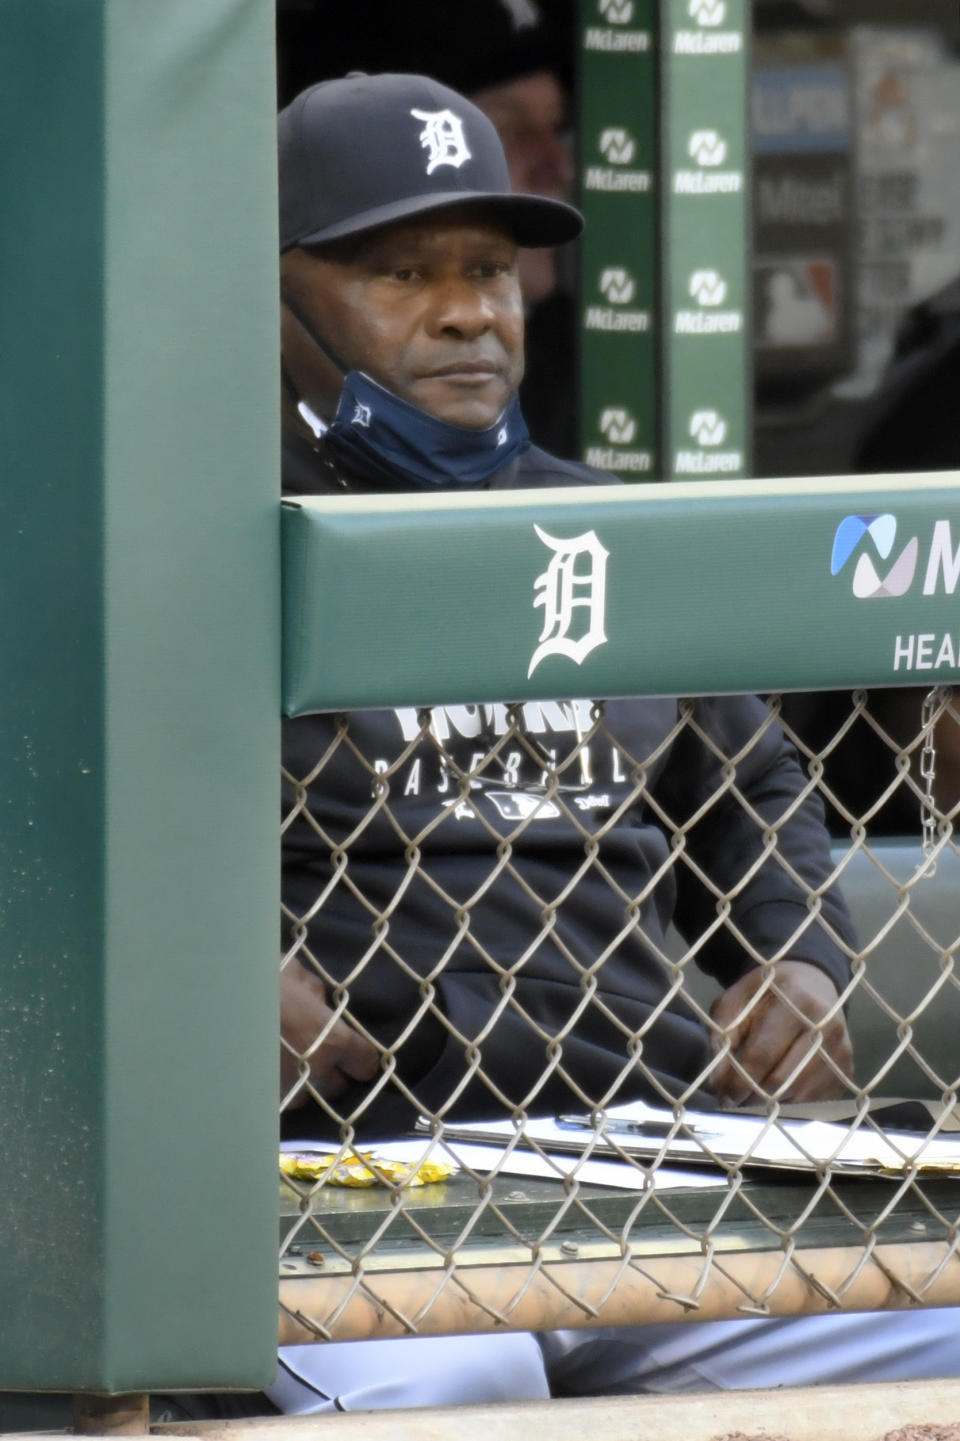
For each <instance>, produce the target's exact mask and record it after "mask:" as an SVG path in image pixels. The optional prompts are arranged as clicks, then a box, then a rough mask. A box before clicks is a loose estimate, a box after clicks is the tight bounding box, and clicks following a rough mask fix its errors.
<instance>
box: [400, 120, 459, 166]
mask: <svg viewBox="0 0 960 1441" xmlns="http://www.w3.org/2000/svg"><path fill="white" fill-rule="evenodd" d="M410 114H411V115H412V116H413V118H414V119H415V120H422V121H423V122H424V125H423V129H422V130H421V131H420V144H421V145H422V146H423V147H424V149H426V150H428V151H429V152H430V158H429V160H428V161H427V174H428V175H432V174H433V172H434V171H435V170H436V168H437V166H438V165H452V166H454V168H455V169H457V170H459V168H460V166H461V165H462V164H463V162H464V161H465V160H469V159H470V151H469V150H468V149H467V142H466V140H465V139H464V135H463V121H462V120H461V119H460V116H459V115H454V113H453V111H452V110H411V111H410Z"/></svg>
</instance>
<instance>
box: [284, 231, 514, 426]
mask: <svg viewBox="0 0 960 1441" xmlns="http://www.w3.org/2000/svg"><path fill="white" fill-rule="evenodd" d="M281 274H282V280H283V288H284V291H285V292H286V293H287V294H288V295H289V296H290V298H291V300H292V301H293V302H294V304H295V306H296V307H297V308H298V309H299V310H301V311H302V312H304V313H305V315H306V316H307V317H308V318H309V320H310V323H311V325H312V327H313V328H314V329H315V330H316V331H317V333H318V334H319V336H320V337H321V338H322V339H323V341H324V342H325V344H327V345H328V346H329V348H330V350H331V351H332V352H333V353H334V354H335V355H336V356H337V358H338V359H339V360H340V361H341V362H342V363H343V364H344V365H345V366H346V367H347V368H348V369H351V370H362V371H365V372H366V374H367V375H370V376H372V377H373V379H374V380H377V381H379V382H380V384H381V385H384V386H386V388H387V389H388V390H392V391H393V392H394V394H395V395H399V396H400V397H401V398H402V399H403V400H406V401H409V402H410V404H412V405H415V406H417V407H419V409H421V410H425V411H427V413H428V414H430V415H433V416H436V418H437V419H438V420H445V421H449V422H451V423H452V424H454V425H463V426H467V427H468V428H470V429H476V430H480V429H483V428H484V427H486V426H489V425H492V424H493V423H494V421H495V420H496V419H497V418H498V417H499V415H500V414H501V412H502V411H503V409H504V407H505V406H506V405H507V403H508V401H509V400H510V399H511V397H512V396H513V395H514V393H515V392H516V389H517V386H518V385H519V384H520V380H521V377H522V375H523V308H522V303H521V298H520V285H519V281H518V278H517V247H516V243H515V241H514V240H513V238H512V237H511V236H510V235H509V233H508V232H507V231H505V230H503V229H502V228H501V227H500V225H499V224H497V223H496V221H495V220H493V219H492V218H491V217H490V215H489V213H488V212H486V211H483V210H482V209H480V210H478V209H476V208H471V207H462V208H461V207H457V208H456V209H453V210H444V211H441V212H439V213H437V214H434V215H432V216H428V217H423V218H420V219H415V220H412V221H410V222H404V223H402V224H397V225H389V226H384V227H383V228H381V229H379V230H376V231H371V232H370V234H369V235H368V236H365V237H361V238H360V240H359V241H358V242H357V243H356V244H355V245H354V246H353V247H351V248H349V249H346V250H344V249H343V248H342V247H340V248H331V247H326V248H317V249H314V250H312V251H307V250H304V249H294V250H291V251H288V252H287V253H286V254H285V255H284V256H283V257H282V261H281ZM283 340H284V363H285V365H286V368H287V371H288V373H289V375H290V378H291V380H292V381H293V384H294V387H295V388H296V390H297V391H298V393H299V394H300V395H301V396H302V397H303V398H304V399H306V400H307V402H308V403H309V404H310V405H311V406H312V407H313V409H315V410H316V411H317V412H318V413H319V414H320V415H326V416H327V417H329V415H330V413H331V409H332V407H333V406H335V404H336V401H337V399H338V398H339V393H340V383H341V379H342V377H341V376H340V375H339V374H338V372H337V371H336V369H335V367H334V366H332V365H331V364H330V363H329V362H328V361H326V360H325V359H324V357H323V355H322V354H321V353H320V352H319V350H318V349H317V347H316V345H315V344H313V342H312V341H310V340H309V339H308V337H307V336H306V334H305V332H304V331H303V329H302V327H300V326H299V325H298V324H297V322H296V320H295V319H294V318H293V316H292V314H291V313H290V311H289V310H286V311H285V314H284V334H283Z"/></svg>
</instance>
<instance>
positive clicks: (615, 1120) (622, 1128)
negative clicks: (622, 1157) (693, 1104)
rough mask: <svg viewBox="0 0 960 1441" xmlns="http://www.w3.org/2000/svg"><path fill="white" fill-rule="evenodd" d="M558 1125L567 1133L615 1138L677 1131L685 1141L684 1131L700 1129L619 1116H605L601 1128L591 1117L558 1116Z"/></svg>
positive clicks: (680, 1123) (660, 1134)
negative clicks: (585, 1132) (632, 1119)
mask: <svg viewBox="0 0 960 1441" xmlns="http://www.w3.org/2000/svg"><path fill="white" fill-rule="evenodd" d="M557 1125H558V1126H560V1127H561V1128H562V1129H563V1130H565V1131H593V1130H599V1131H601V1132H603V1131H605V1132H607V1134H608V1135H613V1136H669V1135H671V1134H672V1133H673V1132H674V1131H675V1130H676V1133H677V1135H678V1136H679V1137H680V1139H681V1140H682V1139H683V1132H684V1131H696V1130H697V1129H698V1127H696V1126H693V1125H691V1124H690V1122H689V1121H681V1122H679V1124H678V1123H677V1122H676V1121H674V1120H673V1119H672V1118H671V1119H670V1120H669V1121H659V1120H652V1119H651V1120H646V1121H628V1120H624V1119H622V1118H620V1117H618V1116H604V1118H603V1120H602V1121H601V1123H600V1125H599V1127H597V1126H595V1125H594V1123H593V1121H591V1119H590V1117H589V1116H558V1117H557Z"/></svg>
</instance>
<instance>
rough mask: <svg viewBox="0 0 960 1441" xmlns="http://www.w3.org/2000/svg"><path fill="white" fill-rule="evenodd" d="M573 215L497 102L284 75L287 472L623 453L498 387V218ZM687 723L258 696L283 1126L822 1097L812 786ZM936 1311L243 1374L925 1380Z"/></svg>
mask: <svg viewBox="0 0 960 1441" xmlns="http://www.w3.org/2000/svg"><path fill="white" fill-rule="evenodd" d="M581 224H582V221H581V217H580V216H579V214H578V212H577V211H576V210H574V209H573V208H572V207H570V206H569V205H567V204H565V203H563V202H562V201H559V200H552V199H547V198H544V197H542V196H532V195H521V194H514V193H512V192H511V191H510V187H509V180H508V176H507V170H506V165H505V162H504V157H503V151H502V147H501V145H500V142H499V140H498V138H497V135H496V132H495V130H494V128H493V126H492V125H491V124H490V122H489V121H488V120H487V119H486V117H485V116H484V115H483V114H482V113H481V112H480V111H479V110H478V109H477V108H476V107H475V106H473V105H471V104H470V103H469V102H468V101H466V100H465V99H464V98H463V97H462V96H460V95H458V94H457V93H456V92H454V91H451V90H449V89H447V88H446V87H444V86H441V85H439V84H437V83H436V82H434V81H431V80H429V79H427V78H424V77H420V76H388V75H374V76H367V75H361V74H354V75H350V76H347V77H345V78H343V79H338V80H332V81H326V82H323V83H321V84H319V85H315V86H313V87H311V88H310V89H309V90H307V91H305V92H303V93H302V94H300V95H299V96H297V97H296V98H295V99H294V100H293V101H292V103H291V104H290V105H288V106H287V107H286V109H285V110H284V111H283V112H282V114H281V116H280V244H281V252H282V254H281V282H282V350H283V483H284V489H285V491H286V492H287V493H288V494H289V495H292V496H294V495H298V494H326V495H330V494H341V493H352V494H360V495H364V494H377V493H380V492H390V493H398V492H405V493H412V494H421V495H424V496H427V497H429V496H430V495H432V494H434V493H436V492H437V491H439V490H455V491H458V492H461V493H463V492H473V491H478V492H479V491H488V490H491V491H492V490H514V489H521V488H525V489H542V488H545V487H553V486H571V485H596V484H612V483H615V482H614V479H613V477H611V476H609V475H606V474H603V473H601V472H598V471H596V470H593V469H591V468H589V467H587V466H584V465H580V464H577V463H573V462H570V461H561V460H557V459H555V458H553V457H551V456H549V455H547V454H546V453H545V452H543V451H541V450H538V449H537V448H535V447H533V446H532V445H530V443H529V440H528V437H527V432H526V428H525V425H524V421H523V416H522V414H521V412H520V407H519V403H518V400H517V389H518V386H519V383H520V380H521V377H522V374H523V365H524V358H523V307H522V301H521V296H520V289H519V282H518V273H517V255H518V247H528V246H529V247H537V246H545V245H555V244H560V243H563V242H565V241H569V240H572V239H573V238H575V236H576V235H577V234H578V233H579V231H580V229H581ZM398 544H402V539H398ZM357 583H358V585H370V584H375V583H376V581H375V577H370V576H364V577H358V580H357ZM682 720H683V712H682V709H681V707H680V704H679V703H678V702H677V701H675V700H669V699H652V700H610V701H608V702H607V703H606V705H605V707H604V709H603V712H602V717H601V713H600V712H598V711H597V710H595V709H594V708H593V707H592V705H591V703H590V702H588V701H579V700H573V701H564V702H552V701H551V702H542V703H540V704H538V705H534V704H528V705H524V706H517V707H513V708H508V707H507V706H506V705H499V706H498V705H486V706H477V707H460V708H447V709H445V708H443V707H436V708H434V709H433V711H432V712H429V713H418V712H415V711H412V710H409V711H403V710H397V711H394V710H389V711H387V710H383V711H367V712H361V713H357V714H354V715H351V716H350V717H348V718H346V719H344V718H342V717H334V716H327V715H308V716H302V717H298V718H296V719H292V720H289V721H287V722H286V723H285V734H284V767H285V772H286V776H287V781H286V788H285V803H286V804H285V811H286V813H287V815H288V817H289V823H288V825H287V828H286V830H285V835H284V852H283V878H284V879H283V892H284V895H283V899H284V910H285V917H286V919H285V930H284V940H283V949H284V966H283V970H282V981H281V986H282V992H281V996H282V1029H283V1050H282V1067H281V1069H282V1086H283V1092H284V1096H285V1111H284V1126H285V1132H286V1134H287V1135H289V1136H310V1135H314V1136H317V1135H334V1136H335V1135H336V1134H337V1133H338V1130H340V1128H341V1126H342V1125H343V1124H345V1123H348V1124H350V1125H351V1126H352V1127H353V1128H354V1131H355V1133H356V1134H358V1135H359V1136H360V1137H361V1138H362V1137H363V1136H364V1134H366V1135H369V1136H378V1137H383V1136H384V1135H388V1134H391V1133H394V1134H395V1133H398V1132H399V1131H401V1130H402V1129H405V1128H409V1126H410V1125H411V1123H412V1121H413V1120H414V1118H415V1117H416V1115H417V1114H418V1113H426V1114H435V1113H437V1112H440V1111H442V1112H443V1114H444V1116H446V1117H451V1116H453V1117H465V1118H485V1117H489V1116H492V1115H497V1114H499V1115H501V1116H502V1115H506V1114H510V1112H511V1110H514V1109H517V1110H519V1109H521V1108H522V1109H523V1110H524V1111H526V1112H527V1113H528V1114H537V1113H538V1112H539V1113H541V1114H548V1115H552V1114H555V1113H556V1112H558V1111H561V1110H565V1109H566V1110H569V1109H577V1110H581V1111H582V1110H584V1109H585V1108H586V1109H589V1108H592V1107H602V1106H607V1105H610V1104H615V1103H617V1102H622V1101H626V1100H629V1099H632V1098H634V1097H642V1098H644V1099H647V1100H652V1101H654V1102H656V1103H658V1104H661V1105H663V1104H667V1105H670V1104H674V1103H686V1104H692V1105H700V1106H703V1105H714V1106H716V1105H718V1104H719V1105H738V1104H743V1103H746V1102H748V1101H751V1100H756V1099H758V1098H764V1097H766V1096H769V1095H771V1094H772V1093H774V1092H776V1093H777V1096H778V1098H779V1099H780V1100H799V1101H803V1100H816V1099H822V1098H827V1097H832V1096H839V1095H842V1094H843V1093H844V1090H845V1086H846V1078H847V1077H848V1076H849V1074H850V1071H851V1065H852V1056H851V1047H850V1039H849V1035H848V1032H847V1027H846V1023H845V1020H844V1013H843V997H844V992H845V988H846V986H847V984H848V981H849V976H850V957H851V955H852V953H853V950H854V948H855V940H854V937H853V934H852V930H851V926H850V923H849V919H848V917H847V913H846V910H845V907H844V905H843V902H842V899H841V898H840V896H839V895H838V894H837V893H836V891H835V890H833V889H831V888H830V887H829V885H828V878H829V876H830V873H831V863H830V856H829V846H828V839H827V835H826V832H825V829H824V826H823V820H822V813H821V810H820V807H819V803H818V802H817V801H816V800H815V799H814V798H810V797H806V798H805V797H804V791H805V783H806V777H805V776H804V775H803V773H802V771H801V769H800V767H799V764H798V762H797V759H796V756H795V755H794V753H793V751H792V750H791V748H790V747H789V746H788V744H787V743H786V742H785V740H784V738H783V736H782V734H781V732H780V731H779V729H778V727H777V726H776V725H775V724H774V723H773V722H772V721H771V720H770V718H769V716H768V714H767V712H766V709H765V707H764V706H763V705H762V704H761V703H760V702H759V701H757V700H755V699H754V698H752V697H724V698H719V699H704V700H700V701H697V702H695V703H694V704H693V707H692V712H691V720H692V723H687V724H683V723H682ZM585 742H587V743H589V747H590V757H591V759H590V775H589V778H585V775H584V772H583V770H582V768H581V764H580V757H581V755H582V747H583V745H584V743H585ZM484 757H488V759H483V758H484ZM731 766H732V767H733V774H734V783H733V784H732V785H731V784H730V783H729V777H730V767H731ZM578 802H579V803H580V804H577V803H578ZM519 816H525V817H527V819H526V821H525V823H524V824H522V825H519V824H518V819H517V818H518V817H519ZM771 833H773V834H775V836H776V845H775V847H774V849H773V851H772V852H769V835H770V834H771ZM678 835H682V836H683V843H682V845H681V846H680V847H677V846H676V843H675V837H677V836H678ZM768 852H769V853H768ZM814 894H816V895H819V896H821V898H822V899H821V904H820V905H819V906H811V905H810V904H809V898H810V897H811V896H812V895H814ZM718 897H719V898H723V904H722V906H721V907H720V910H718ZM721 912H722V914H721ZM718 916H720V920H719V923H718ZM671 926H672V927H676V929H677V930H678V931H679V932H680V933H681V934H682V935H683V936H684V938H685V939H686V940H687V942H688V943H696V942H699V941H700V938H702V937H704V936H706V937H707V939H706V941H705V942H703V943H702V944H698V945H697V952H696V955H697V964H699V965H700V966H702V967H703V968H704V969H706V970H707V971H708V972H710V973H711V974H712V975H713V976H714V977H715V978H716V979H717V981H718V982H719V985H720V988H721V990H720V995H719V997H718V999H717V1001H716V1003H715V1005H714V1008H713V1012H712V1025H711V1026H710V1027H708V1026H707V1025H705V1024H704V1022H703V1020H702V1019H701V1015H700V1014H698V1013H697V1011H696V1010H695V1009H694V1008H692V1007H691V1006H690V1005H689V1004H688V1003H687V1002H686V1001H685V1000H684V998H683V996H682V993H675V986H674V983H673V979H672V973H671V970H670V967H669V966H668V964H667V963H666V961H665V950H666V945H667V941H666V933H667V931H668V929H669V928H670V927H671ZM601 960H602V964H600V962H601ZM771 981H772V984H771ZM341 998H343V999H345V1010H344V1011H343V1012H342V1013H340V1005H341ZM318 1037H322V1038H323V1039H322V1041H321V1042H320V1043H319V1044H317V1038H318ZM451 1098H455V1099H454V1100H453V1101H452V1102H451ZM908 1326H909V1327H910V1328H911V1330H910V1331H909V1335H908V1337H906V1338H905V1329H904V1328H906V1327H908ZM957 1333H958V1328H957V1325H956V1317H955V1316H953V1317H951V1316H950V1315H949V1314H948V1313H944V1312H936V1311H928V1312H922V1311H919V1312H916V1313H913V1314H911V1315H910V1316H909V1317H904V1316H903V1315H902V1314H900V1315H898V1314H893V1313H891V1314H886V1313H880V1314H876V1315H868V1316H830V1317H801V1318H787V1319H784V1320H777V1321H772V1320H763V1319H760V1320H742V1321H731V1322H715V1323H692V1324H691V1323H689V1322H687V1323H683V1324H678V1325H676V1326H655V1327H653V1326H651V1327H633V1328H616V1329H613V1330H610V1329H607V1330H604V1331H599V1332H598V1331H595V1330H594V1331H591V1330H584V1331H582V1332H563V1333H551V1334H550V1335H547V1336H545V1337H542V1338H539V1345H538V1344H536V1343H535V1342H534V1338H531V1337H529V1336H526V1335H519V1336H516V1337H502V1336H498V1337H484V1338H481V1337H474V1338H444V1340H445V1341H446V1342H449V1343H450V1345H449V1347H448V1349H447V1351H446V1352H445V1353H444V1356H445V1359H443V1360H440V1359H437V1360H433V1361H432V1360H431V1359H430V1358H431V1355H432V1350H431V1348H433V1347H435V1346H437V1345H439V1344H440V1343H438V1342H433V1341H429V1340H426V1341H423V1340H419V1339H415V1340H411V1341H403V1342H362V1343H339V1344H332V1345H326V1346H324V1345H316V1346H309V1347H291V1348H284V1352H283V1354H282V1356H281V1374H280V1378H279V1380H278V1383H277V1385H276V1386H275V1387H274V1388H273V1389H272V1390H271V1392H270V1393H269V1395H270V1397H271V1400H272V1402H273V1404H274V1405H275V1406H277V1407H279V1408H280V1409H282V1410H286V1411H310V1410H324V1409H335V1408H337V1407H340V1408H343V1407H346V1408H347V1409H360V1408H363V1407H365V1406H376V1405H424V1404H436V1403H437V1402H438V1401H444V1400H485V1399H492V1398H507V1397H514V1398H529V1397H535V1396H538V1395H545V1394H546V1381H545V1380H544V1376H547V1377H549V1378H550V1379H551V1381H552V1382H553V1390H554V1392H555V1393H556V1392H557V1391H558V1390H560V1389H562V1390H563V1393H564V1394H599V1393H607V1394H609V1393H614V1392H620V1393H623V1392H631V1391H640V1390H643V1391H658V1390H695V1389H709V1388H711V1387H714V1386H718V1387H724V1388H726V1387H733V1386H754V1385H779V1384H799V1383H801V1382H804V1381H830V1380H848V1379H858V1380H865V1379H874V1378H875V1377H879V1376H883V1377H886V1378H890V1379H894V1378H908V1377H914V1376H919V1375H944V1374H948V1373H950V1372H952V1371H955V1370H956V1360H957V1350H958V1346H960V1343H958V1341H957V1339H956V1337H957ZM504 1343H509V1345H507V1346H505V1345H504ZM494 1344H497V1345H500V1346H501V1348H502V1349H501V1350H500V1351H499V1352H498V1353H497V1355H494V1353H493V1351H492V1350H487V1349H486V1348H487V1347H492V1346H493V1345H494ZM511 1348H512V1349H511ZM508 1353H509V1355H508ZM415 1357H421V1358H423V1359H422V1363H418V1362H416V1361H415V1360H412V1359H411V1358H415ZM441 1372H442V1374H443V1378H444V1379H443V1383H442V1385H441V1382H440V1380H439V1377H440V1374H441ZM561 1373H562V1376H563V1381H562V1387H561V1383H560V1382H559V1381H558V1380H557V1379H556V1378H557V1377H558V1376H559V1375H560V1374H561ZM438 1387H440V1390H439V1392H438V1389H437V1388H438Z"/></svg>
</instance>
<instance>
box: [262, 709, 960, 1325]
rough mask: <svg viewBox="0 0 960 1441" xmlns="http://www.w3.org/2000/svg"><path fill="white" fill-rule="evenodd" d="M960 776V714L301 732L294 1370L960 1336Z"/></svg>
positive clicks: (360, 716)
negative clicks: (332, 1342)
mask: <svg viewBox="0 0 960 1441" xmlns="http://www.w3.org/2000/svg"><path fill="white" fill-rule="evenodd" d="M784 737H786V739H785V738H784ZM958 740H960V711H958V709H957V708H956V706H955V703H954V701H953V699H952V696H951V693H950V691H949V690H946V689H944V688H936V689H934V690H931V691H929V692H921V691H915V690H906V689H904V690H889V691H876V692H872V693H870V694H869V695H868V694H866V693H865V692H862V691H855V692H852V693H850V692H844V693H842V694H840V693H836V694H834V693H831V694H820V693H818V694H813V693H810V694H805V695H794V696H786V697H776V696H774V697H768V698H766V700H765V701H761V700H755V699H753V698H750V699H744V698H732V697H727V698H716V699H712V700H701V701H685V700H682V701H679V702H678V701H676V700H666V699H645V700H619V701H609V702H606V703H593V702H590V701H573V702H565V703H559V702H551V703H539V704H529V703H528V704H522V705H521V704H518V705H514V706H508V705H493V706H491V705H488V706H458V707H453V706H451V707H434V708H432V709H424V710H420V711H415V710H413V709H408V710H397V711H369V712H357V713H354V714H352V715H350V716H327V715H314V716H306V717H302V718H300V719H297V720H294V721H290V722H287V734H286V743H285V766H286V769H285V772H284V942H283V955H282V962H281V964H282V970H283V979H282V986H283V993H284V998H285V999H284V1012H285V1025H284V1033H285V1039H284V1041H283V1053H284V1055H283V1086H282V1089H283V1092H284V1094H283V1101H282V1110H283V1117H282V1121H283V1132H284V1135H285V1137H286V1138H287V1139H286V1141H285V1149H284V1155H283V1157H282V1169H281V1194H282V1205H281V1212H282V1216H281V1336H282V1339H283V1340H285V1341H288V1342H291V1341H304V1340H309V1339H313V1338H317V1337H322V1338H335V1339H344V1338H348V1337H351V1336H362V1335H369V1334H377V1335H401V1334H417V1333H429V1332H433V1333H436V1332H442V1331H464V1330H471V1329H482V1328H484V1327H493V1326H508V1327H535V1328H541V1329H546V1328H550V1327H554V1326H561V1325H578V1324H583V1325H590V1324H595V1323H600V1322H603V1323H611V1324H613V1323H619V1322H626V1321H644V1320H679V1319H683V1318H687V1317H689V1318H697V1317H701V1318H707V1317H716V1316H721V1315H738V1314H739V1315H767V1314H790V1313H793V1312H799V1311H804V1310H812V1309H829V1308H832V1307H844V1308H851V1309H871V1308H874V1307H880V1306H888V1305H932V1304H943V1303H945V1302H946V1301H953V1300H956V1297H957V1280H956V1276H957V1272H958V1259H957V1256H956V1250H957V1245H958V1233H957V1220H958V1207H957V1195H956V1189H955V1188H956V1180H955V1179H954V1177H955V1175H956V1174H958V1173H960V1129H957V1127H958V1123H957V1121H956V1120H955V1119H954V1111H953V1107H954V1101H955V1097H956V1087H957V1084H958V1071H960V1056H958V1054H957V1047H956V1044H955V1037H956V1035H957V1033H958V1028H957V1022H958V1019H960V987H958V982H957V978H956V975H955V967H954V952H955V948H956V946H957V944H958V936H960V904H958V902H957V899H956V897H957V895H958V890H957V878H958V875H960V870H958V861H960V858H958V854H957V848H956V846H955V843H954V840H953V830H952V824H951V822H952V817H953V815H954V811H955V808H956V805H957V802H958V799H960V792H958V789H957V782H956V777H957V774H958V773H960V772H958V767H957V761H956V759H955V752H957V741H958ZM798 962H799V963H800V965H799V966H798V964H797V963H798ZM771 1037H774V1039H771ZM848 1037H849V1038H850V1039H851V1040H852V1047H853V1049H852V1058H851V1053H850V1051H849V1049H848V1047H847V1039H848Z"/></svg>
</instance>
